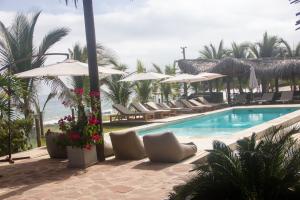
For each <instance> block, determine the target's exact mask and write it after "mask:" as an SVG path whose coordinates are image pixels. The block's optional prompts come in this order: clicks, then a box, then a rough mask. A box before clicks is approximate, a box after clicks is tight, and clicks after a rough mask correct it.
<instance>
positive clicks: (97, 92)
mask: <svg viewBox="0 0 300 200" xmlns="http://www.w3.org/2000/svg"><path fill="white" fill-rule="evenodd" d="M89 95H90V97H99V96H100V92H99V91H91V92H90V94H89Z"/></svg>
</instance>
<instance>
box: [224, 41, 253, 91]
mask: <svg viewBox="0 0 300 200" xmlns="http://www.w3.org/2000/svg"><path fill="white" fill-rule="evenodd" d="M228 53H229V55H230V56H231V57H233V58H241V59H243V58H249V57H250V56H251V54H250V53H249V44H248V43H241V44H237V43H236V42H233V43H232V44H231V49H229V50H228ZM245 78H246V77H241V76H238V77H237V80H238V85H239V92H240V93H243V92H244V91H243V82H244V80H245ZM247 78H248V77H247Z"/></svg>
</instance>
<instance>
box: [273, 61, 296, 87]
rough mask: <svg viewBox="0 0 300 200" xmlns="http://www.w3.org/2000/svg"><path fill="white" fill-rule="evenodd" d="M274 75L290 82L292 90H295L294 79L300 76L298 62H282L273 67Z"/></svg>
mask: <svg viewBox="0 0 300 200" xmlns="http://www.w3.org/2000/svg"><path fill="white" fill-rule="evenodd" d="M274 73H275V74H276V75H277V77H279V78H281V79H283V80H291V82H292V85H293V89H294V90H296V78H297V77H299V76H300V60H297V59H288V60H282V61H281V62H280V63H278V64H277V65H276V67H274Z"/></svg>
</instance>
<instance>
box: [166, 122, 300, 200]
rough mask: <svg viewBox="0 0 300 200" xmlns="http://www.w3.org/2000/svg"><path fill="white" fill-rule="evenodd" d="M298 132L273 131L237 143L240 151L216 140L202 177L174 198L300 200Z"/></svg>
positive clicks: (182, 189) (203, 168)
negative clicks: (260, 137) (261, 136)
mask: <svg viewBox="0 0 300 200" xmlns="http://www.w3.org/2000/svg"><path fill="white" fill-rule="evenodd" d="M298 131H299V130H297V128H295V129H290V128H289V129H288V130H286V129H276V128H273V129H272V130H270V132H269V133H268V134H266V136H265V137H264V138H263V139H262V140H257V138H256V136H255V134H253V135H252V137H251V138H245V139H242V140H239V141H238V142H237V150H236V151H234V150H232V149H231V148H230V147H229V146H227V145H226V144H224V143H222V142H219V141H215V142H214V143H213V150H210V151H209V152H210V154H209V155H208V158H207V163H206V164H204V165H200V166H199V167H197V168H196V169H195V170H196V171H198V175H197V176H195V177H194V178H193V179H191V180H190V181H189V182H188V183H187V184H186V185H184V186H182V187H180V188H178V189H177V190H176V192H175V193H173V194H171V195H170V199H172V200H177V199H178V200H179V199H191V200H196V199H241V200H243V199H245V200H249V199H272V200H279V199H299V196H300V177H299V171H300V145H299V142H298V141H297V140H296V139H294V138H293V137H292V135H293V134H294V133H296V132H298Z"/></svg>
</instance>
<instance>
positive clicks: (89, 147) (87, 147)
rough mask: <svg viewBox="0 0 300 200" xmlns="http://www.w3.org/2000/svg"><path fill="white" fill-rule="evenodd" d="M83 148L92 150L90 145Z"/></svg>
mask: <svg viewBox="0 0 300 200" xmlns="http://www.w3.org/2000/svg"><path fill="white" fill-rule="evenodd" d="M84 148H85V149H87V150H91V149H92V145H91V144H87V145H85V147H84Z"/></svg>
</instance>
